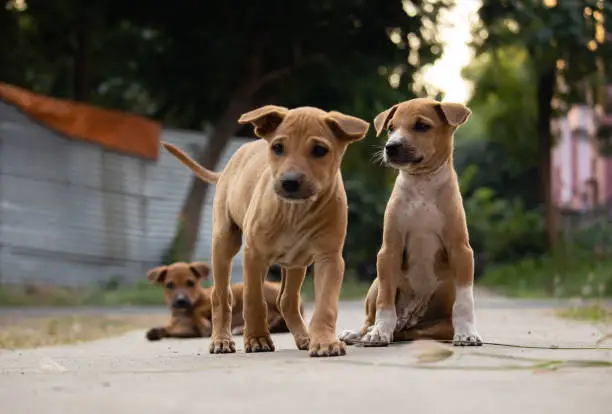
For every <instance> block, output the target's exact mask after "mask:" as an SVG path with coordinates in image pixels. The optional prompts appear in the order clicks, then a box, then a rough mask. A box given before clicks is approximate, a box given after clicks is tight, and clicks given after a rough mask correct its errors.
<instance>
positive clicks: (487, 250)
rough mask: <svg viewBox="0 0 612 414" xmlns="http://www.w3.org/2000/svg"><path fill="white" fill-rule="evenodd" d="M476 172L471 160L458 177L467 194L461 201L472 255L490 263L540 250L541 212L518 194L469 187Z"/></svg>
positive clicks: (542, 245) (542, 235)
mask: <svg viewBox="0 0 612 414" xmlns="http://www.w3.org/2000/svg"><path fill="white" fill-rule="evenodd" d="M479 173H480V171H479V169H478V167H477V166H476V165H473V164H472V165H470V166H468V167H467V168H465V170H464V172H463V174H462V175H461V177H460V186H461V191H462V193H464V194H468V196H467V197H465V198H464V201H463V204H464V208H465V212H466V216H467V224H468V231H469V233H470V243H471V245H472V248H473V249H474V253H475V255H476V256H477V257H479V258H480V259H481V260H483V261H484V263H486V264H491V263H507V262H511V261H514V260H518V259H522V258H524V257H525V256H537V255H540V254H542V253H543V252H544V251H545V248H546V239H545V227H544V219H543V215H542V214H541V213H540V212H539V211H538V210H536V209H531V210H528V209H527V208H525V205H524V204H523V202H522V200H521V199H519V198H515V199H505V198H502V197H499V196H497V194H496V192H495V190H493V189H492V188H490V187H478V188H475V189H472V188H471V184H472V183H473V182H474V180H475V179H476V177H478V175H479Z"/></svg>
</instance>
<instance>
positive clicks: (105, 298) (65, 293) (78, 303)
mask: <svg viewBox="0 0 612 414" xmlns="http://www.w3.org/2000/svg"><path fill="white" fill-rule="evenodd" d="M369 286H370V285H369V284H366V283H363V282H360V281H358V280H357V278H355V277H352V275H350V274H347V276H346V277H345V278H344V282H343V284H342V291H341V293H340V297H341V299H344V300H352V299H362V298H364V297H365V294H366V293H367V291H368V288H369ZM302 297H303V298H304V300H305V301H309V302H310V301H313V300H314V281H313V278H312V277H310V276H308V277H307V278H306V280H305V281H304V286H303V287H302ZM84 306H101V307H104V306H165V305H164V295H163V290H162V289H161V288H160V287H159V286H153V285H150V284H148V283H139V284H134V285H121V286H113V287H111V288H109V287H100V286H94V287H86V288H63V287H41V286H26V287H22V286H0V307H84Z"/></svg>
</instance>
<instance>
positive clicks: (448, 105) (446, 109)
mask: <svg viewBox="0 0 612 414" xmlns="http://www.w3.org/2000/svg"><path fill="white" fill-rule="evenodd" d="M440 110H441V111H442V114H443V115H444V118H446V122H448V124H449V125H451V126H454V127H458V126H459V125H463V124H464V123H465V122H466V121H467V120H468V118H469V117H470V115H471V114H472V111H470V110H469V108H468V107H467V106H465V105H462V104H460V103H454V102H442V103H440Z"/></svg>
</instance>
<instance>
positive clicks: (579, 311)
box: [557, 302, 612, 323]
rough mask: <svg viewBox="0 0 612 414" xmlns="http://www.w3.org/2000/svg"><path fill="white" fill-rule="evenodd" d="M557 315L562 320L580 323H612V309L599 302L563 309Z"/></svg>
mask: <svg viewBox="0 0 612 414" xmlns="http://www.w3.org/2000/svg"><path fill="white" fill-rule="evenodd" d="M557 315H558V316H560V317H562V318H567V319H574V320H578V321H587V322H604V323H612V308H610V307H606V306H604V305H603V304H601V303H599V302H595V303H592V304H589V305H585V306H577V307H572V308H569V309H561V310H559V311H557Z"/></svg>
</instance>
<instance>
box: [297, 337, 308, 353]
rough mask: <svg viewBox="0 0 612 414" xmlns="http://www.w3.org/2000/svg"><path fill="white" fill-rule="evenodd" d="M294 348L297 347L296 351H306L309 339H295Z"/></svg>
mask: <svg viewBox="0 0 612 414" xmlns="http://www.w3.org/2000/svg"><path fill="white" fill-rule="evenodd" d="M295 346H297V349H299V350H300V351H307V350H308V348H309V347H310V337H308V336H302V337H298V338H295Z"/></svg>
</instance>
